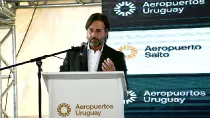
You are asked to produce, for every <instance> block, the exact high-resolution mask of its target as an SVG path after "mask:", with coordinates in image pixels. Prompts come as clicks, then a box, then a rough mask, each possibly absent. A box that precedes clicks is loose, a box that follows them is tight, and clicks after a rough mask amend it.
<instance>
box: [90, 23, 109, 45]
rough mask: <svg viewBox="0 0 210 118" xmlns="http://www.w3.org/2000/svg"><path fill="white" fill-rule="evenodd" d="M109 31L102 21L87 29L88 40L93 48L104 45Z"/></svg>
mask: <svg viewBox="0 0 210 118" xmlns="http://www.w3.org/2000/svg"><path fill="white" fill-rule="evenodd" d="M107 34H108V32H107V30H105V26H104V23H103V22H102V21H99V20H96V21H93V22H92V24H91V25H90V27H89V28H88V29H87V39H88V42H89V44H90V46H91V47H98V46H100V45H101V44H103V43H104V41H105V38H106V37H107Z"/></svg>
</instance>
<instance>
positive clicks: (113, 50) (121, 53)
mask: <svg viewBox="0 0 210 118" xmlns="http://www.w3.org/2000/svg"><path fill="white" fill-rule="evenodd" d="M107 47H108V50H109V52H112V53H114V54H118V55H124V53H123V52H120V51H117V50H116V49H113V48H112V47H110V46H108V45H107Z"/></svg>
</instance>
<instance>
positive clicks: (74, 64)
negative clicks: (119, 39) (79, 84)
mask: <svg viewBox="0 0 210 118" xmlns="http://www.w3.org/2000/svg"><path fill="white" fill-rule="evenodd" d="M107 58H110V59H111V60H112V62H113V63H114V65H115V69H116V71H124V74H125V80H126V84H127V87H128V83H127V67H126V62H125V58H124V54H123V53H122V52H119V51H116V50H114V49H112V48H111V47H109V46H107V45H106V44H105V43H104V47H103V51H102V54H101V57H100V61H99V64H98V69H97V71H103V70H102V68H101V67H102V63H103V62H104V60H105V59H107ZM64 71H88V58H87V48H85V49H84V50H83V51H82V56H81V55H80V51H69V52H67V54H66V57H65V60H64V62H63V65H61V66H60V72H64Z"/></svg>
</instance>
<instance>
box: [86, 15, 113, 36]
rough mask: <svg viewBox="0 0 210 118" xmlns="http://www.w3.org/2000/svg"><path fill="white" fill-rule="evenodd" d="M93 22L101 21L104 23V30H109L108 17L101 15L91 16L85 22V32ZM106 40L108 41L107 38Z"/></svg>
mask: <svg viewBox="0 0 210 118" xmlns="http://www.w3.org/2000/svg"><path fill="white" fill-rule="evenodd" d="M95 20H100V21H102V22H103V23H104V26H105V30H108V31H109V30H110V27H109V19H108V17H107V16H106V15H103V14H101V13H94V14H92V15H91V16H90V17H89V18H88V20H87V22H86V25H85V29H86V30H87V29H88V28H89V27H90V25H91V24H92V23H93V21H95ZM106 39H108V36H107V37H106Z"/></svg>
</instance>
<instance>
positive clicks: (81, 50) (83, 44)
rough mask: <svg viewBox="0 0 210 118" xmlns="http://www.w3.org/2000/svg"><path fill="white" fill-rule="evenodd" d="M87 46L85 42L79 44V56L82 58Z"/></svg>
mask: <svg viewBox="0 0 210 118" xmlns="http://www.w3.org/2000/svg"><path fill="white" fill-rule="evenodd" d="M86 46H87V43H86V42H82V43H81V49H80V56H83V53H82V52H83V50H84V49H85V48H86Z"/></svg>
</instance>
